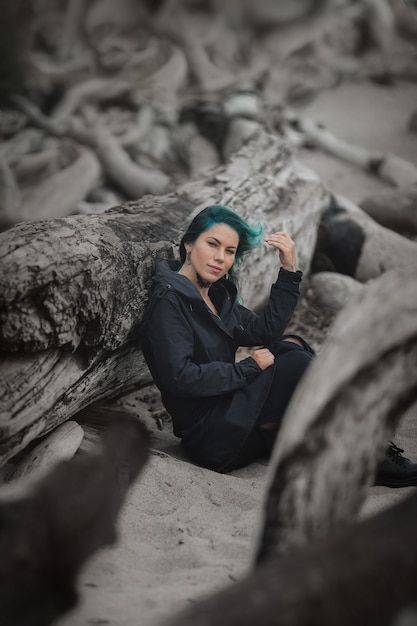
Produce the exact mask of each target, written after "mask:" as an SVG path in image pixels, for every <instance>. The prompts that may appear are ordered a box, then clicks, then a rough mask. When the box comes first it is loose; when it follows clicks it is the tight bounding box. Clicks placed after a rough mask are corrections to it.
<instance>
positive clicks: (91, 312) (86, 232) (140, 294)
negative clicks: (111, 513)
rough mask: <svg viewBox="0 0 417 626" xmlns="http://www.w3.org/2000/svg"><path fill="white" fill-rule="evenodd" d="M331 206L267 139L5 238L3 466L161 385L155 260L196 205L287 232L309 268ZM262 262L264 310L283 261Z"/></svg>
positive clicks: (266, 253) (263, 252) (253, 277)
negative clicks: (159, 187) (141, 338)
mask: <svg viewBox="0 0 417 626" xmlns="http://www.w3.org/2000/svg"><path fill="white" fill-rule="evenodd" d="M327 202H328V194H327V193H326V191H325V190H324V189H323V187H322V186H321V184H320V182H319V181H318V179H317V178H316V177H315V176H314V175H313V174H312V173H311V172H310V171H308V170H306V169H305V168H303V167H301V166H300V165H299V164H297V162H296V161H295V160H294V157H293V154H292V153H291V151H290V150H289V148H288V147H287V146H286V145H284V144H282V143H280V142H279V140H277V139H276V138H274V137H272V136H271V135H268V134H265V133H259V134H258V135H257V136H256V137H255V138H254V139H253V140H252V141H251V142H249V143H248V144H247V145H246V146H245V147H244V148H243V149H242V150H241V151H240V152H239V153H237V154H236V155H234V157H233V158H232V159H231V160H230V162H229V163H228V165H227V167H225V168H222V169H219V170H216V171H215V172H213V173H212V174H211V175H210V178H208V179H205V180H202V181H197V182H193V183H188V184H186V185H184V186H183V187H181V188H179V189H178V190H177V192H176V193H175V194H169V195H166V196H161V197H159V198H156V197H152V196H146V197H144V198H143V199H141V200H140V201H137V202H131V203H127V204H125V205H123V206H121V207H119V208H116V209H114V210H112V211H110V212H108V213H106V214H104V215H95V216H73V217H67V218H62V219H54V220H45V221H39V222H35V223H31V224H25V223H24V224H21V225H19V226H16V227H15V228H13V229H11V230H9V231H8V232H7V233H4V234H3V235H1V236H0V259H1V263H2V267H3V272H2V276H1V277H0V321H1V330H0V333H1V335H0V342H1V346H2V354H1V362H0V385H1V386H0V397H1V398H2V403H3V408H2V414H1V430H0V465H1V464H2V463H4V462H5V461H6V460H8V459H9V458H11V457H12V456H13V455H14V454H15V453H17V452H18V451H19V450H21V449H22V448H23V447H24V446H25V445H26V444H27V443H28V442H30V441H31V440H32V439H34V438H35V437H37V436H39V435H41V434H44V433H46V432H48V431H49V430H51V429H52V428H54V427H55V426H57V425H58V424H59V423H62V422H63V421H65V420H67V419H69V418H70V417H71V416H72V415H73V414H74V413H75V412H77V411H78V410H80V409H81V408H83V407H85V406H87V405H88V404H90V403H92V402H94V401H97V400H99V399H102V398H104V397H108V398H110V397H116V396H120V395H122V394H123V393H126V392H128V391H130V390H131V389H132V388H134V387H139V386H143V385H144V384H146V383H149V382H150V377H149V374H148V371H147V368H146V366H145V365H144V363H143V360H142V357H141V352H140V347H139V345H138V333H137V328H138V323H139V321H140V319H141V316H142V313H143V311H144V307H145V304H146V298H147V288H148V286H149V283H150V279H151V276H152V273H153V267H154V259H155V256H156V255H158V254H161V253H162V254H165V255H167V256H172V254H173V244H175V243H176V242H178V241H179V238H180V234H181V231H182V230H183V228H184V224H185V223H186V222H187V221H188V220H189V219H190V215H191V214H192V212H193V210H195V211H199V210H200V209H202V208H203V207H204V206H207V205H208V204H213V203H216V204H218V203H223V204H226V205H229V206H232V207H233V208H235V209H236V210H237V211H238V212H239V213H241V214H242V215H243V216H244V217H246V218H248V219H249V220H251V221H258V220H260V221H263V222H264V223H265V229H266V232H271V231H276V230H283V229H284V230H286V231H287V232H289V233H290V234H291V235H292V236H293V238H294V239H295V241H296V243H297V248H298V256H299V265H300V267H301V268H302V269H304V270H307V269H308V268H309V264H310V260H311V257H312V254H313V250H314V246H315V239H316V231H317V225H318V223H319V221H320V215H321V212H322V210H323V209H324V207H325V206H326V204H327ZM252 258H253V262H250V263H248V264H247V266H246V267H245V285H244V289H243V290H242V291H243V293H242V295H243V299H244V301H245V303H246V304H247V305H249V306H255V304H257V305H259V306H262V304H263V302H265V301H266V299H267V297H268V293H269V289H270V285H271V283H272V282H273V281H274V280H275V276H276V271H277V267H278V262H277V257H276V256H274V257H273V256H272V255H271V251H270V250H268V249H267V247H266V246H265V247H260V248H258V249H257V250H256V252H255V253H254V254H253V257H252ZM261 276H262V280H259V278H260V277H261Z"/></svg>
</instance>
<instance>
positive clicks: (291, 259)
mask: <svg viewBox="0 0 417 626" xmlns="http://www.w3.org/2000/svg"><path fill="white" fill-rule="evenodd" d="M265 241H266V243H267V244H268V245H270V246H272V247H273V248H277V249H278V251H279V258H280V261H281V265H282V267H283V268H284V269H285V270H289V271H290V272H295V271H296V270H297V255H296V252H295V243H294V242H293V240H292V239H291V237H290V236H289V235H287V233H284V232H278V233H273V234H272V235H268V237H265Z"/></svg>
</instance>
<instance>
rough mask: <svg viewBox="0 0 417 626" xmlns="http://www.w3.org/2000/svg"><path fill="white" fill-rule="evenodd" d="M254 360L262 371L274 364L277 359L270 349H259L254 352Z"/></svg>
mask: <svg viewBox="0 0 417 626" xmlns="http://www.w3.org/2000/svg"><path fill="white" fill-rule="evenodd" d="M251 356H252V358H253V359H254V361H256V363H257V364H258V365H259V367H260V368H261V369H262V370H266V368H267V367H271V365H273V364H274V361H275V357H274V355H273V354H272V352H271V351H270V350H268V348H258V349H257V350H254V351H253V352H252V355H251Z"/></svg>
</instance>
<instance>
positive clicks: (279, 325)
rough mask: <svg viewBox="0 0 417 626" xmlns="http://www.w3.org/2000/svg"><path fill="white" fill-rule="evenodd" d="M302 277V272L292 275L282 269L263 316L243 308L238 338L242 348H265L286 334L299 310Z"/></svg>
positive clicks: (241, 307) (241, 309)
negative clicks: (294, 314) (296, 309)
mask: <svg viewBox="0 0 417 626" xmlns="http://www.w3.org/2000/svg"><path fill="white" fill-rule="evenodd" d="M302 276H303V274H302V272H301V271H299V270H298V271H297V272H289V271H288V270H284V269H283V268H281V269H280V271H279V273H278V279H277V281H276V282H275V283H274V284H273V285H272V287H271V293H270V296H269V301H268V304H267V306H266V307H265V309H264V310H263V311H262V313H261V314H260V315H256V314H255V313H254V312H253V311H250V310H249V309H246V308H245V307H243V306H241V305H240V306H239V309H240V314H241V317H242V325H241V327H240V329H238V330H237V336H236V339H237V342H238V344H239V345H241V346H257V345H264V344H268V343H271V342H272V341H274V340H276V339H278V338H279V337H281V335H283V334H284V332H285V329H286V328H287V326H288V324H289V322H290V320H291V317H292V315H293V313H294V310H295V307H296V306H297V302H298V298H299V296H300V289H299V285H300V282H301V279H302Z"/></svg>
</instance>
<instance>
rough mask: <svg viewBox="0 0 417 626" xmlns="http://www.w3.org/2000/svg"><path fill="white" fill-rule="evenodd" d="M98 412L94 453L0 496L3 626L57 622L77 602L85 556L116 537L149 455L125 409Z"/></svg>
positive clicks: (144, 440) (143, 435)
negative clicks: (20, 491)
mask: <svg viewBox="0 0 417 626" xmlns="http://www.w3.org/2000/svg"><path fill="white" fill-rule="evenodd" d="M92 413H94V411H92ZM95 413H96V414H97V410H96V411H95ZM100 417H101V421H102V422H103V423H105V425H106V426H105V432H104V434H103V437H102V441H101V442H100V443H99V444H98V445H97V446H96V449H95V450H94V452H92V453H91V454H88V455H76V456H75V457H74V458H73V459H71V460H70V461H63V462H62V463H60V464H58V465H56V466H55V468H54V470H53V471H51V472H49V473H48V474H47V476H45V477H44V478H43V479H42V480H40V481H39V482H38V483H37V484H36V485H34V486H32V488H31V490H30V491H27V492H26V494H25V495H19V496H18V497H13V498H12V497H10V495H9V496H8V497H7V498H4V497H3V493H2V494H1V495H2V498H1V500H0V547H1V552H2V559H1V563H0V604H1V612H2V618H1V619H2V623H3V624H5V625H6V624H7V626H22V625H23V624H25V626H39V625H40V624H42V625H43V626H48V625H49V624H52V623H55V620H56V619H57V618H58V617H59V616H61V615H62V614H63V613H65V612H66V611H68V610H70V609H71V608H72V607H73V606H74V605H75V604H76V602H77V599H78V593H77V589H76V582H77V577H78V574H79V572H80V570H81V568H82V567H83V566H84V564H85V562H86V561H87V560H88V559H89V558H90V557H91V556H92V555H93V554H94V553H95V552H97V551H98V550H99V549H100V548H102V547H104V546H107V545H111V544H113V543H114V542H115V540H116V522H117V518H118V515H119V512H120V509H121V507H122V505H123V502H124V500H125V497H126V494H127V491H128V488H129V486H130V485H131V483H132V482H133V481H134V480H135V478H136V477H137V475H138V473H139V472H140V470H141V469H142V467H143V466H144V465H145V463H146V460H147V458H148V445H147V444H148V436H147V434H146V431H145V429H144V428H143V426H142V425H141V424H140V423H139V422H138V420H137V419H136V418H135V417H132V416H131V415H129V414H126V413H123V412H113V413H112V412H109V411H107V412H106V411H104V412H103V413H102V414H101V415H100Z"/></svg>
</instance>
